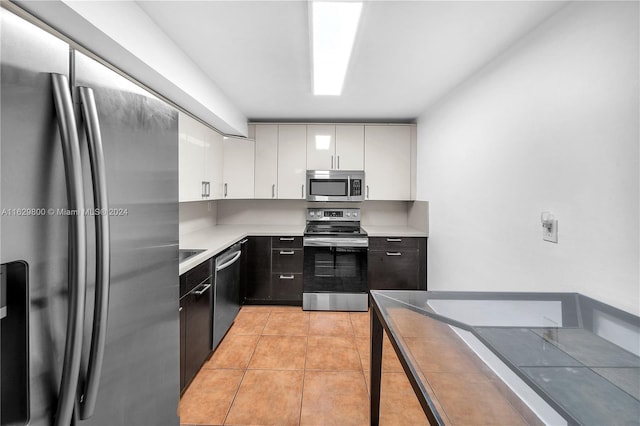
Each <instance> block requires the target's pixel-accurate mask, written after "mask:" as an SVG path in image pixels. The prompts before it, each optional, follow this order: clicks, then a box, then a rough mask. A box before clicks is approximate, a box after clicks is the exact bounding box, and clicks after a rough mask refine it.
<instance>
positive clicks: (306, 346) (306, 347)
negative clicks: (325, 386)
mask: <svg viewBox="0 0 640 426" xmlns="http://www.w3.org/2000/svg"><path fill="white" fill-rule="evenodd" d="M310 331H311V315H309V322H308V323H307V336H306V337H307V344H306V345H305V348H304V366H303V368H302V391H301V392H300V416H299V417H298V425H301V424H302V403H303V401H304V380H305V378H306V376H307V353H308V352H309V332H310Z"/></svg>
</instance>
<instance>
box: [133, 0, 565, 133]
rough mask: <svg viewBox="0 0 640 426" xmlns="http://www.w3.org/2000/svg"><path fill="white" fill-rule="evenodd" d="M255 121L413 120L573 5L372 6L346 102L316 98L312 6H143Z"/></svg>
mask: <svg viewBox="0 0 640 426" xmlns="http://www.w3.org/2000/svg"><path fill="white" fill-rule="evenodd" d="M138 4H139V6H140V7H141V8H142V9H143V10H144V11H145V12H146V13H147V14H148V15H149V16H150V17H151V19H152V20H154V21H155V23H156V24H157V25H158V26H159V27H160V28H161V29H162V30H163V31H164V32H165V33H166V34H167V35H168V36H169V37H170V38H171V39H172V40H173V41H174V42H175V43H176V44H177V45H178V46H179V47H180V48H181V49H182V50H183V51H184V52H185V53H186V54H187V55H188V56H189V57H191V59H193V61H194V62H195V63H196V64H197V65H198V66H199V67H200V68H201V69H202V70H203V71H204V72H205V73H206V74H207V75H208V76H209V77H210V78H211V80H212V81H214V82H215V83H216V84H217V85H218V86H219V87H220V88H221V89H222V91H223V92H224V93H225V94H226V96H227V97H228V98H229V100H230V101H231V102H232V103H234V104H235V105H236V106H237V107H238V108H239V109H240V110H241V111H242V112H243V113H244V114H245V115H246V116H247V117H248V118H249V119H250V120H254V121H258V120H309V121H321V120H327V121H411V120H413V119H415V118H416V117H418V116H419V115H420V114H422V113H423V112H424V111H425V110H426V109H427V108H428V107H429V106H430V105H432V104H434V103H435V102H437V101H438V100H439V99H441V98H442V97H443V96H444V95H445V94H446V93H447V92H449V91H450V90H452V89H453V88H455V87H456V86H457V85H459V84H460V83H461V82H463V81H465V80H466V79H467V78H469V77H470V76H471V75H473V74H474V73H475V72H477V71H478V70H479V69H481V68H482V67H483V66H484V65H486V64H487V63H488V62H490V61H491V60H492V59H493V58H495V57H496V56H498V55H499V54H500V53H502V52H504V51H505V50H506V49H508V48H509V47H511V46H512V45H514V43H516V42H517V41H518V40H519V39H520V38H521V37H523V36H524V35H525V34H527V33H528V32H529V31H531V30H532V29H534V28H535V27H536V26H537V25H539V24H540V23H541V22H542V21H544V20H545V19H547V18H548V17H549V16H551V15H552V14H553V13H555V12H556V11H557V10H559V9H560V8H561V7H562V6H563V5H565V4H566V2H553V1H521V2H520V1H471V2H458V1H367V2H366V3H365V4H364V7H363V13H362V17H361V20H360V26H359V28H358V33H357V35H356V42H355V47H354V51H353V53H352V56H351V62H350V65H349V69H348V71H347V76H346V79H345V83H344V88H343V93H342V95H341V96H337V97H332V96H313V94H312V82H311V51H310V39H309V13H308V7H309V6H308V2H307V1H304V0H302V1H237V0H236V1H139V2H138Z"/></svg>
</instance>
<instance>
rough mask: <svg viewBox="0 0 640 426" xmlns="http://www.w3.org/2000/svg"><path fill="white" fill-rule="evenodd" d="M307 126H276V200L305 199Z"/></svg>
mask: <svg viewBox="0 0 640 426" xmlns="http://www.w3.org/2000/svg"><path fill="white" fill-rule="evenodd" d="M306 177H307V126H306V125H305V124H280V125H278V198H284V199H297V200H300V199H305V198H306V193H305V180H306Z"/></svg>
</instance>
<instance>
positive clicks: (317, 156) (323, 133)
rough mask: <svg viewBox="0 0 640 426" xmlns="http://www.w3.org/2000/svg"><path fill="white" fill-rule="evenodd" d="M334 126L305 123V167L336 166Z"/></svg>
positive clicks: (322, 167) (332, 167)
mask: <svg viewBox="0 0 640 426" xmlns="http://www.w3.org/2000/svg"><path fill="white" fill-rule="evenodd" d="M335 152H336V126H334V125H332V124H309V125H307V169H309V170H332V169H335V168H336V167H337V166H336V157H335Z"/></svg>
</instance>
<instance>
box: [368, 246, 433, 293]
mask: <svg viewBox="0 0 640 426" xmlns="http://www.w3.org/2000/svg"><path fill="white" fill-rule="evenodd" d="M419 259H420V256H419V253H418V251H417V250H408V251H400V250H394V251H369V257H368V265H367V277H368V283H369V290H420V289H423V288H424V287H423V286H421V285H420V270H419V263H418V262H419Z"/></svg>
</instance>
